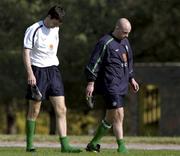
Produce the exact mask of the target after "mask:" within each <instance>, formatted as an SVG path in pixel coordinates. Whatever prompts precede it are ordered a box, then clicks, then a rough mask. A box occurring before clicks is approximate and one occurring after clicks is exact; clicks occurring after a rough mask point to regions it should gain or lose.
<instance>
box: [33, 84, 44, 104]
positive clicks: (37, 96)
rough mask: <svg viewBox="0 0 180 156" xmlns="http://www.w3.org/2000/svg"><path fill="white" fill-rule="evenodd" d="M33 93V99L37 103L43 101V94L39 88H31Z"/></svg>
mask: <svg viewBox="0 0 180 156" xmlns="http://www.w3.org/2000/svg"><path fill="white" fill-rule="evenodd" d="M31 92H32V98H33V99H34V100H36V101H41V98H42V94H41V92H40V91H39V88H38V86H36V85H34V86H31Z"/></svg>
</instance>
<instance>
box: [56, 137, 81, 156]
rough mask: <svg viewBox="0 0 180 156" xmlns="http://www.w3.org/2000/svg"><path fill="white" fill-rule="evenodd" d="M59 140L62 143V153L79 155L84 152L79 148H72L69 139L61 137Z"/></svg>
mask: <svg viewBox="0 0 180 156" xmlns="http://www.w3.org/2000/svg"><path fill="white" fill-rule="evenodd" d="M59 140H60V143H61V152H64V153H79V152H82V150H81V149H79V148H75V147H71V146H70V145H69V141H68V138H67V137H60V138H59Z"/></svg>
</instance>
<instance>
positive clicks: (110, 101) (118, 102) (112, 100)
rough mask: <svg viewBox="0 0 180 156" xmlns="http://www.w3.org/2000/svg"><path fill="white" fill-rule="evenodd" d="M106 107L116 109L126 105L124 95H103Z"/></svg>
mask: <svg viewBox="0 0 180 156" xmlns="http://www.w3.org/2000/svg"><path fill="white" fill-rule="evenodd" d="M103 97H104V101H105V106H106V109H116V108H120V107H124V105H125V104H124V101H125V100H124V99H125V96H124V95H118V94H105V95H103Z"/></svg>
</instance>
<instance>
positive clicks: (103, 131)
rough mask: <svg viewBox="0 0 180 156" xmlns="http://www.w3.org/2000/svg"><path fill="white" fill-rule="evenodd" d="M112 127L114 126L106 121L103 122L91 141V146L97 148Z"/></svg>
mask: <svg viewBox="0 0 180 156" xmlns="http://www.w3.org/2000/svg"><path fill="white" fill-rule="evenodd" d="M111 127H112V126H111V125H110V124H109V123H107V122H106V121H105V120H102V123H101V124H100V125H99V127H98V129H97V131H96V134H95V136H94V137H93V139H92V140H91V142H90V144H92V145H93V146H96V145H97V144H98V142H100V140H101V138H102V137H103V136H104V135H105V134H106V133H107V132H108V130H109V129H110V128H111Z"/></svg>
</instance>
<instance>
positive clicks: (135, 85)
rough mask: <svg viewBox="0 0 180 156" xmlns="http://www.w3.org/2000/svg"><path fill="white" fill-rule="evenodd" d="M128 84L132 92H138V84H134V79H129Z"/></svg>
mask: <svg viewBox="0 0 180 156" xmlns="http://www.w3.org/2000/svg"><path fill="white" fill-rule="evenodd" d="M130 84H131V86H132V88H133V91H134V92H135V93H136V92H138V91H139V84H138V83H137V82H136V80H135V79H134V78H132V79H131V82H130Z"/></svg>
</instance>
